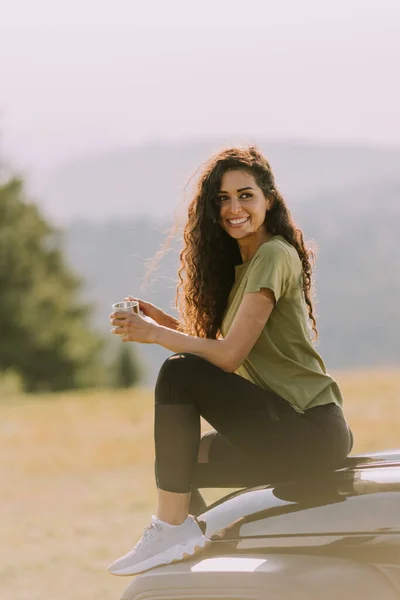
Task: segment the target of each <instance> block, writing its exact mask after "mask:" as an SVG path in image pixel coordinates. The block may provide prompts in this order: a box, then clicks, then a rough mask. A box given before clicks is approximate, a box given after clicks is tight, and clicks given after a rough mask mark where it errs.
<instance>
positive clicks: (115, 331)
mask: <svg viewBox="0 0 400 600" xmlns="http://www.w3.org/2000/svg"><path fill="white" fill-rule="evenodd" d="M111 333H113V334H114V335H126V334H127V331H126V328H125V327H113V328H112V329H111Z"/></svg>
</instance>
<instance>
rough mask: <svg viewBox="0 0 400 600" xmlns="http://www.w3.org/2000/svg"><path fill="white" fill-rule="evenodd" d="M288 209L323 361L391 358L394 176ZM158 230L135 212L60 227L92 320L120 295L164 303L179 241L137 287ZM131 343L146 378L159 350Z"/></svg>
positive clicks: (102, 317) (398, 317) (397, 264)
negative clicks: (304, 257) (299, 238)
mask: <svg viewBox="0 0 400 600" xmlns="http://www.w3.org/2000/svg"><path fill="white" fill-rule="evenodd" d="M370 175H371V174H370ZM370 179H372V176H371V177H370ZM293 213H294V216H295V218H296V220H297V221H298V223H299V225H300V226H301V227H302V229H303V230H304V232H305V235H306V238H308V239H310V238H312V239H313V240H315V242H316V243H317V245H318V246H319V255H318V261H317V269H316V276H317V305H316V308H317V315H318V325H319V329H320V342H319V350H320V351H321V352H322V354H323V356H324V358H325V360H326V362H327V364H328V367H329V368H343V367H358V366H368V365H387V364H392V365H395V364H397V365H398V364H400V342H399V340H400V303H399V297H400V250H399V242H398V240H399V230H400V181H398V182H393V181H390V180H388V181H387V182H386V183H384V182H381V183H379V184H373V183H371V181H370V182H368V183H364V184H363V185H359V186H352V187H350V186H346V185H344V186H343V187H342V189H338V190H335V191H332V190H330V189H329V187H327V189H326V190H325V192H323V191H320V192H319V193H315V194H314V195H313V198H311V197H310V199H309V201H308V202H307V203H300V204H297V205H294V206H293ZM164 232H165V226H164V227H163V226H162V224H160V222H157V221H155V220H154V221H152V220H150V219H143V218H142V219H129V218H125V219H122V218H121V219H120V220H118V219H114V220H111V219H110V220H108V221H107V222H105V223H97V224H96V223H91V222H90V221H80V222H78V221H76V222H74V223H73V224H72V225H71V227H70V228H69V229H68V231H67V234H66V245H67V251H68V254H69V257H70V260H71V262H72V263H73V265H74V267H75V268H76V269H77V270H78V271H80V272H81V273H82V275H83V276H84V277H85V278H86V281H87V285H86V293H87V295H88V297H90V298H91V299H94V300H95V301H96V302H97V305H98V311H97V313H96V315H95V318H96V321H97V323H98V324H99V326H100V327H102V328H104V329H105V330H107V329H108V328H109V325H108V321H107V316H108V314H109V312H110V307H111V304H112V303H113V302H115V301H117V300H118V299H120V298H122V297H123V296H124V295H126V294H128V293H133V294H138V295H139V294H141V295H142V297H146V298H148V299H150V300H151V301H153V302H155V303H157V304H159V305H160V306H162V307H163V308H168V307H170V306H171V305H172V303H173V298H174V291H175V283H176V266H177V254H176V249H177V246H179V240H178V243H175V246H174V247H173V248H172V250H171V251H170V252H169V253H168V254H167V255H166V256H165V257H164V259H163V261H162V263H161V264H160V268H159V270H158V271H157V272H156V273H155V274H154V276H153V282H152V284H151V285H150V286H149V288H148V289H147V290H146V291H142V292H140V285H141V283H142V282H143V278H144V273H145V265H144V261H145V260H146V259H148V258H149V257H152V256H154V254H155V253H156V251H157V249H158V247H159V245H160V244H161V242H162V241H163V240H164V239H165V233H164ZM140 350H141V351H142V353H143V354H144V356H145V357H146V358H147V359H148V360H149V362H150V373H149V375H150V378H152V377H154V375H155V374H156V372H157V369H158V367H159V364H160V361H161V360H162V358H163V357H164V356H167V355H168V352H167V351H164V350H162V349H161V350H160V349H158V348H155V347H151V346H140Z"/></svg>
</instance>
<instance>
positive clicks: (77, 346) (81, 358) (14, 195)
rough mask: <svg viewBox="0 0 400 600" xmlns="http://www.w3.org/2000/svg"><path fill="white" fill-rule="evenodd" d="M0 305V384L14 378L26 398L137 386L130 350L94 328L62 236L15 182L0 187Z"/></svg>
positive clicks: (134, 358) (10, 180)
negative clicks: (34, 394) (0, 380)
mask: <svg viewBox="0 0 400 600" xmlns="http://www.w3.org/2000/svg"><path fill="white" fill-rule="evenodd" d="M0 304H1V310H0V378H1V376H3V377H4V376H5V375H7V374H9V373H13V374H14V375H15V376H17V377H18V379H19V380H20V381H21V386H22V388H23V389H24V390H25V391H26V392H39V391H40V392H43V391H59V390H67V389H74V388H84V387H93V386H95V387H98V386H102V387H103V386H114V387H129V386H132V385H134V384H136V383H138V382H139V381H140V378H141V365H140V363H139V360H138V358H137V356H136V355H135V354H134V352H133V348H132V345H130V344H121V343H120V342H119V340H112V339H109V338H111V337H112V336H111V335H110V336H109V338H108V337H106V336H105V335H104V334H103V333H100V332H99V331H98V330H97V329H96V326H95V325H94V323H93V319H92V316H93V306H92V305H91V304H90V303H88V302H85V301H83V299H82V280H81V278H80V277H78V276H77V274H76V272H74V270H73V269H72V267H71V266H70V265H69V264H68V261H67V259H66V256H65V252H64V249H63V237H62V232H61V231H59V230H57V229H56V228H54V227H53V226H52V225H51V224H50V223H49V222H47V221H46V219H45V217H44V216H43V215H42V214H41V212H40V210H39V209H38V206H37V205H36V204H35V202H32V201H30V199H29V198H28V197H27V194H26V191H25V187H24V182H23V180H22V179H21V178H19V177H15V176H11V177H8V178H7V179H6V180H5V181H3V182H2V183H0Z"/></svg>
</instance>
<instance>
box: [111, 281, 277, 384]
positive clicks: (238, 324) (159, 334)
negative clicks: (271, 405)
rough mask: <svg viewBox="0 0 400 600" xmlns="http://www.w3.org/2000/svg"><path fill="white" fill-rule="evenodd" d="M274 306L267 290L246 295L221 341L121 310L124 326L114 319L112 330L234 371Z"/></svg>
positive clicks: (127, 337) (246, 354) (273, 300)
mask: <svg viewBox="0 0 400 600" xmlns="http://www.w3.org/2000/svg"><path fill="white" fill-rule="evenodd" d="M274 305H275V297H274V294H273V292H272V291H271V290H269V289H266V288H263V289H261V290H260V291H259V292H252V293H248V294H245V295H244V296H243V300H242V302H241V304H240V307H239V310H238V312H237V313H236V316H235V318H234V321H233V323H232V326H231V328H230V330H229V332H228V334H227V336H226V337H225V338H224V339H221V340H211V339H206V338H200V337H195V336H191V335H186V334H184V333H181V332H179V331H173V330H172V329H171V328H169V327H164V326H161V325H156V324H151V323H146V321H144V319H142V318H141V317H139V316H138V315H135V314H133V313H124V315H122V316H121V317H120V319H121V320H122V321H123V322H124V324H123V325H122V322H121V321H119V322H117V320H112V323H113V325H117V324H119V325H120V327H119V331H116V330H114V333H119V334H122V335H123V336H124V337H123V338H122V339H123V341H132V342H135V341H136V342H142V343H153V344H158V345H160V346H163V347H164V348H167V349H168V350H171V351H172V352H189V353H191V354H197V355H198V356H201V357H202V358H205V359H206V360H208V361H209V362H211V363H213V364H214V365H216V366H217V367H220V368H221V369H223V370H224V371H227V372H233V371H236V369H237V368H238V367H240V365H241V364H242V363H243V361H244V360H245V359H246V357H247V356H248V354H249V352H250V350H251V349H252V348H253V346H254V344H255V343H256V341H257V339H258V338H259V336H260V333H261V331H262V330H263V328H264V327H265V324H266V322H267V321H268V318H269V316H270V314H271V312H272V309H273V308H274ZM114 318H115V317H114Z"/></svg>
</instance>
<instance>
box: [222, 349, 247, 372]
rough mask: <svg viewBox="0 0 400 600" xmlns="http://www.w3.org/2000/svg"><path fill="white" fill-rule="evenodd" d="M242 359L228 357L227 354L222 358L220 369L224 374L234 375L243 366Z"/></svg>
mask: <svg viewBox="0 0 400 600" xmlns="http://www.w3.org/2000/svg"><path fill="white" fill-rule="evenodd" d="M243 361H244V358H242V357H240V356H237V355H232V356H230V355H229V354H228V353H227V354H226V356H225V357H224V360H223V361H222V364H221V369H222V370H223V371H225V372H226V373H234V372H235V371H237V369H238V368H239V367H240V365H242V364H243Z"/></svg>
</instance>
